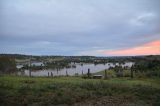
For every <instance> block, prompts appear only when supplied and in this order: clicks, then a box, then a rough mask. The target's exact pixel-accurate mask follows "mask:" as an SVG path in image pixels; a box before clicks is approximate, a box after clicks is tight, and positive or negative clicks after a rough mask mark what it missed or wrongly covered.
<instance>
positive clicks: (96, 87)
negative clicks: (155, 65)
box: [0, 76, 160, 106]
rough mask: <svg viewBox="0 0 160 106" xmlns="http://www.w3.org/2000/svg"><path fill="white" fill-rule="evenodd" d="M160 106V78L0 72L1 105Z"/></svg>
mask: <svg viewBox="0 0 160 106" xmlns="http://www.w3.org/2000/svg"><path fill="white" fill-rule="evenodd" d="M46 105H47V106H54V105H58V106H70V105H73V106H106V105H107V106H113V105H114V106H116V105H117V106H120V105H121V106H159V105H160V79H158V78H152V79H144V78H143V79H142V78H141V79H130V78H127V77H126V78H110V79H107V80H103V79H82V78H81V77H56V78H47V77H32V78H29V77H20V76H0V106H46Z"/></svg>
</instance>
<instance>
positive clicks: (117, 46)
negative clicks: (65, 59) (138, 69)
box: [0, 0, 160, 56]
mask: <svg viewBox="0 0 160 106" xmlns="http://www.w3.org/2000/svg"><path fill="white" fill-rule="evenodd" d="M159 5H160V0H0V53H12V54H15V53H16V54H32V55H74V56H76V55H78V56H82V55H92V56H135V55H159V54H160V6H159Z"/></svg>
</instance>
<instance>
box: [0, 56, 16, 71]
mask: <svg viewBox="0 0 160 106" xmlns="http://www.w3.org/2000/svg"><path fill="white" fill-rule="evenodd" d="M16 70H17V68H16V62H15V59H14V58H10V57H6V56H2V57H0V73H13V72H15V71H16Z"/></svg>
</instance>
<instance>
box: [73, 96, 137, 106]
mask: <svg viewBox="0 0 160 106" xmlns="http://www.w3.org/2000/svg"><path fill="white" fill-rule="evenodd" d="M73 106H136V105H135V103H134V102H133V101H132V100H130V99H129V98H125V97H121V96H101V97H94V98H90V99H87V100H85V101H82V102H79V103H75V104H74V105H73Z"/></svg>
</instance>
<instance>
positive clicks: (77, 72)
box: [18, 62, 134, 76]
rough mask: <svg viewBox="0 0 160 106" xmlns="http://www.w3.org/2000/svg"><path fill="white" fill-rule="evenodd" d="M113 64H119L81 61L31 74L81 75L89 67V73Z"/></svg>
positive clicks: (20, 73)
mask: <svg viewBox="0 0 160 106" xmlns="http://www.w3.org/2000/svg"><path fill="white" fill-rule="evenodd" d="M133 64H134V63H133V62H127V63H125V64H122V67H124V66H128V67H131V66H132V65H133ZM115 65H119V64H118V63H116V64H113V63H106V64H97V65H95V64H89V63H83V66H82V65H81V63H75V66H76V67H75V68H73V67H71V68H62V69H59V70H57V69H47V70H36V71H32V72H31V75H32V76H48V73H49V74H50V75H51V72H52V73H53V76H62V75H66V74H67V75H69V76H74V75H82V73H83V74H86V73H87V72H88V69H90V73H95V72H99V71H102V70H105V69H108V68H109V67H114V66H115ZM18 75H25V76H29V70H24V71H21V72H19V73H18Z"/></svg>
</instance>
